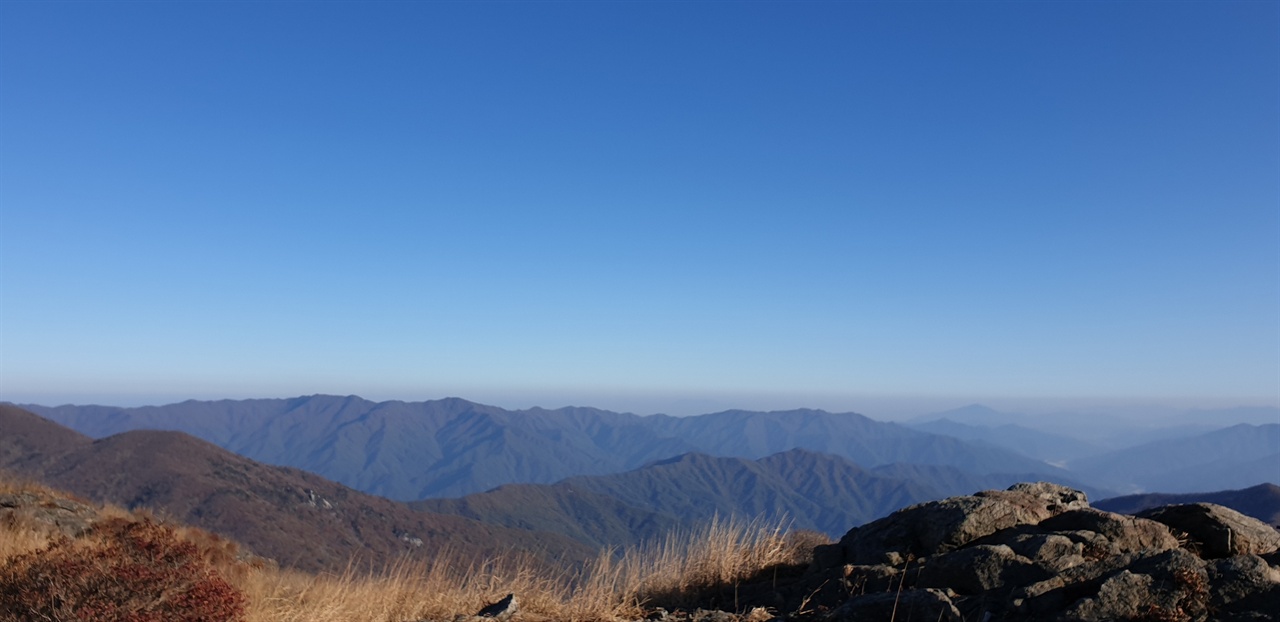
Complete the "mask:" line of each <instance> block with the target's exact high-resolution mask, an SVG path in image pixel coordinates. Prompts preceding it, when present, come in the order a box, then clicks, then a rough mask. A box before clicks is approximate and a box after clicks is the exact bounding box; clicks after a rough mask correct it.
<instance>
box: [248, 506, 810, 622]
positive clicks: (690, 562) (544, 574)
mask: <svg viewBox="0 0 1280 622" xmlns="http://www.w3.org/2000/svg"><path fill="white" fill-rule="evenodd" d="M811 544H812V541H811V540H810V539H806V538H800V539H797V538H794V537H789V536H788V535H786V534H785V533H784V532H783V530H782V528H781V527H780V526H777V525H774V526H767V525H763V524H761V523H755V522H750V523H749V522H742V521H734V520H715V521H712V522H711V523H710V524H708V525H706V526H704V527H703V528H701V529H696V530H692V531H687V532H681V533H676V534H672V535H670V536H668V537H667V538H666V539H664V540H663V541H661V542H658V543H656V544H654V545H652V546H647V547H639V548H635V549H630V550H627V551H624V552H623V553H622V554H621V555H614V554H611V553H609V552H605V553H602V554H601V556H600V558H599V559H598V560H597V561H596V562H595V563H594V564H591V565H589V566H588V567H587V568H584V569H583V570H581V571H580V572H576V573H569V572H564V571H555V570H552V569H548V568H545V567H540V566H539V565H538V564H537V563H536V562H533V561H532V560H530V559H509V560H485V561H478V562H477V561H474V560H467V559H465V558H462V557H461V556H458V555H454V554H450V553H448V552H445V553H442V554H441V555H438V556H436V557H435V558H434V559H433V560H432V561H430V562H425V563H424V562H412V563H410V562H406V563H402V564H398V565H396V566H394V567H392V568H391V569H390V570H388V571H386V572H384V573H381V574H376V575H369V574H363V573H360V572H357V571H355V570H354V569H352V570H348V571H347V572H346V573H343V574H342V575H338V576H326V575H320V576H313V575H306V574H302V573H297V572H290V571H276V570H268V571H264V572H261V573H257V574H255V575H253V576H250V577H247V579H246V580H245V581H243V582H239V583H238V587H240V588H241V589H242V590H244V591H245V593H246V594H247V595H248V597H249V611H248V619H249V620H250V622H302V621H304V620H307V621H315V622H339V621H348V620H349V621H352V622H384V621H385V622H400V621H404V620H444V621H448V620H452V619H453V618H454V617H455V616H457V615H459V614H474V613H475V612H476V611H478V610H479V609H480V608H481V607H483V606H485V605H486V604H488V603H491V602H495V601H497V600H498V599H500V598H502V597H504V596H506V595H507V594H509V593H514V594H516V596H517V598H518V599H519V603H520V611H521V612H522V613H521V618H522V619H524V620H531V621H532V620H566V621H581V622H590V621H602V622H603V621H615V620H635V619H638V618H641V617H643V615H644V606H645V605H646V604H651V603H659V604H662V605H664V606H676V605H682V604H694V603H696V602H697V601H698V598H699V596H700V594H701V593H702V592H703V591H705V590H709V589H714V588H718V587H722V586H724V585H733V584H735V583H736V582H739V581H742V580H744V579H747V578H749V577H751V576H753V575H755V574H756V573H758V572H760V571H761V570H764V569H766V568H769V567H771V566H774V565H777V564H794V563H806V562H807V560H808V557H809V555H810V554H811V552H812V548H811V546H810V545H811Z"/></svg>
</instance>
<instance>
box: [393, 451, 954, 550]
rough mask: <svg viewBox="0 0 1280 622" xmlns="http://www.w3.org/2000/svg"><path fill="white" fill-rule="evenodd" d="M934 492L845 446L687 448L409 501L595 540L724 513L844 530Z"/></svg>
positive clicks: (642, 534)
mask: <svg viewBox="0 0 1280 622" xmlns="http://www.w3.org/2000/svg"><path fill="white" fill-rule="evenodd" d="M934 498H936V495H935V493H934V490H933V489H932V488H929V487H928V486H926V485H924V484H921V483H919V482H916V481H911V480H898V479H892V478H888V477H882V476H879V475H876V474H874V473H871V472H868V471H866V470H864V469H862V468H861V467H859V466H857V465H856V464H854V463H852V462H850V461H848V460H846V459H844V458H840V457H838V456H831V455H826V454H819V453H815V452H811V451H807V450H803V449H793V450H790V451H786V452H782V453H778V454H775V455H773V456H768V457H765V458H762V459H759V460H747V459H745V458H723V457H715V456H708V455H705V454H696V453H691V454H684V455H681V456H677V457H675V458H670V459H667V460H661V461H658V462H654V463H652V464H649V465H646V466H644V467H642V468H640V469H636V470H633V471H628V472H626V473H617V474H613V475H597V476H579V477H572V478H568V479H565V480H563V481H561V482H558V483H556V484H552V485H512V486H503V487H500V488H497V489H494V490H491V491H489V492H485V493H480V494H476V495H469V496H466V497H463V498H461V499H427V500H423V501H418V502H414V503H411V504H410V505H411V506H412V507H415V508H422V509H428V510H430V511H433V512H441V513H451V514H458V515H460V516H466V517H469V518H475V519H478V520H482V521H485V522H489V523H493V524H498V525H504V526H508V527H521V528H537V529H545V530H550V531H556V532H558V533H562V534H565V535H568V536H570V537H574V538H577V539H579V540H581V541H583V542H587V543H590V544H593V545H599V546H605V545H611V546H622V545H629V544H637V543H640V542H643V541H646V540H650V539H654V538H656V537H658V536H661V535H663V534H664V533H666V532H667V531H669V530H670V529H671V528H672V527H676V526H679V527H682V528H691V527H693V526H695V525H698V524H701V523H705V522H707V521H710V520H712V519H713V518H714V517H717V516H719V517H721V518H729V517H737V518H740V519H744V520H761V521H764V522H765V523H774V522H778V521H786V522H787V523H788V524H789V525H790V526H791V528H793V529H806V530H813V531H820V532H824V533H826V534H828V535H839V534H840V533H843V532H844V531H845V530H847V529H848V528H849V526H851V525H860V524H862V523H865V522H867V521H870V520H873V519H876V518H879V517H881V516H884V515H885V514H888V513H889V512H892V511H893V510H896V509H898V508H900V507H903V506H906V505H910V504H913V503H919V502H922V501H927V500H930V499H934Z"/></svg>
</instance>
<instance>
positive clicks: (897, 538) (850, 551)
mask: <svg viewBox="0 0 1280 622" xmlns="http://www.w3.org/2000/svg"><path fill="white" fill-rule="evenodd" d="M1088 506H1089V504H1088V500H1087V498H1086V497H1085V494H1084V493H1083V492H1080V491H1078V490H1074V489H1071V488H1067V487H1065V486H1058V485H1056V484H1048V483H1043V482H1041V483H1035V484H1015V485H1014V486H1011V487H1010V488H1009V489H1008V490H1001V491H996V490H988V491H983V492H979V493H977V494H974V495H972V496H966V497H951V498H949V499H943V500H941V501H931V502H928V503H921V504H918V505H913V506H910V507H907V508H904V509H902V510H898V511H897V512H894V513H893V514H890V515H889V516H886V517H885V518H882V519H879V520H877V521H873V522H871V523H868V524H866V525H863V526H861V527H856V528H854V529H852V530H850V531H849V532H848V533H846V534H845V535H844V537H843V538H841V539H840V543H839V553H840V556H841V557H842V558H843V561H845V562H852V563H855V564H889V565H902V564H904V563H905V562H907V561H908V560H910V559H918V558H920V557H928V556H933V555H938V554H941V553H946V552H949V551H954V550H956V549H958V548H960V547H962V546H964V545H966V544H968V543H970V542H973V541H974V540H977V539H979V538H982V537H984V536H988V535H991V534H993V533H996V532H997V531H1000V530H1002V529H1008V528H1010V527H1015V526H1018V525H1027V524H1030V525H1034V524H1037V523H1039V522H1040V521H1043V520H1045V519H1046V518H1049V517H1051V516H1056V515H1058V514H1061V513H1062V512H1066V511H1070V510H1076V509H1081V508H1087V507H1088ZM823 555H824V556H829V555H830V554H829V552H824V553H823Z"/></svg>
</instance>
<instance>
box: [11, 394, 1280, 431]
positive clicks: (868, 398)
mask: <svg viewBox="0 0 1280 622" xmlns="http://www.w3.org/2000/svg"><path fill="white" fill-rule="evenodd" d="M311 395H333V396H348V395H354V396H356V397H359V398H362V399H365V400H369V401H371V402H389V401H401V402H426V401H433V400H440V399H445V398H461V399H464V400H468V401H472V402H476V403H479V404H485V405H489V406H498V407H500V408H504V409H507V410H527V409H530V408H546V409H551V410H554V409H557V408H564V407H589V408H599V409H602V410H610V411H614V412H627V413H633V414H638V415H653V414H665V415H671V416H678V417H684V416H693V415H703V414H710V413H715V412H722V411H726V410H744V411H786V410H798V409H815V410H825V411H827V412H836V413H839V412H855V413H858V414H862V415H865V416H868V417H871V418H873V419H877V420H882V421H907V420H911V419H917V418H923V417H928V416H932V415H937V414H942V413H945V412H947V411H952V410H957V409H961V408H966V407H969V406H975V405H976V406H983V407H986V408H990V409H991V410H993V411H996V412H998V413H1001V414H1009V415H1019V416H1026V417H1028V418H1029V420H1028V423H1035V422H1036V420H1041V421H1043V420H1046V419H1052V418H1054V417H1056V416H1062V415H1094V416H1109V417H1114V418H1116V419H1117V421H1127V422H1130V423H1134V424H1143V425H1146V424H1152V425H1160V424H1182V423H1186V421H1185V420H1184V418H1185V416H1186V415H1187V414H1188V413H1190V412H1195V411H1210V412H1218V411H1228V410H1235V409H1245V410H1257V409H1271V410H1276V411H1277V419H1276V421H1274V422H1272V423H1280V406H1278V405H1276V404H1274V403H1266V402H1265V401H1264V400H1256V401H1253V402H1248V401H1240V402H1228V401H1220V400H1211V399H1183V400H1167V401H1161V400H1155V399H1136V398H1131V399H1123V398H1093V399H1082V398H1059V399H1036V398H1025V397H999V396H987V397H985V398H984V397H981V396H924V397H920V396H889V395H880V396H872V395H860V396H819V397H813V398H808V399H806V398H805V397H804V396H787V395H762V394H756V395H752V396H733V395H711V394H703V395H648V396H646V395H612V396H610V395H605V394H597V395H589V394H583V393H577V394H572V393H570V392H561V393H556V392H549V391H548V392H541V393H534V392H522V393H501V392H484V391H480V392H478V393H477V394H468V393H465V392H455V393H441V394H438V395H428V394H425V393H422V392H416V393H413V394H409V395H407V396H406V395H388V394H383V393H362V392H358V391H357V392H347V391H309V392H296V393H289V394H253V395H250V394H238V395H173V396H163V395H159V396H120V395H110V394H99V395H84V396H74V395H70V396H69V395H66V394H59V395H39V394H17V395H16V396H11V395H2V394H0V401H7V402H11V403H15V404H37V405H40V406H50V407H52V406H64V405H76V406H86V405H97V406H109V407H118V408H138V407H146V406H165V405H169V404H176V403H181V402H185V401H188V400H196V401H219V400H233V401H241V400H252V399H292V398H297V397H306V396H311ZM1255 418H1256V417H1255ZM1204 423H1213V422H1204Z"/></svg>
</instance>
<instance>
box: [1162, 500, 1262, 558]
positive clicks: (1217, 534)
mask: <svg viewBox="0 0 1280 622" xmlns="http://www.w3.org/2000/svg"><path fill="white" fill-rule="evenodd" d="M1138 516H1142V517H1145V518H1149V519H1151V520H1154V521H1158V522H1161V523H1164V524H1165V525H1168V526H1170V527H1172V528H1174V529H1177V530H1178V531H1181V532H1182V533H1185V534H1186V535H1187V537H1188V538H1190V540H1191V543H1192V545H1193V546H1195V547H1196V548H1197V549H1198V550H1199V553H1200V556H1201V557H1204V558H1206V559H1217V558H1219V557H1230V556H1233V555H1249V554H1253V555H1265V554H1267V553H1271V552H1274V551H1275V550H1276V549H1280V532H1277V531H1276V530H1275V529H1274V528H1273V527H1271V526H1270V525H1268V524H1266V523H1264V522H1262V521H1260V520H1258V519H1256V518H1252V517H1249V516H1245V515H1244V514H1241V513H1239V512H1237V511H1235V510H1233V509H1231V508H1227V507H1223V506H1221V505H1214V504H1212V503H1187V504H1182V505H1166V506H1163V507H1158V508H1153V509H1150V510H1147V511H1145V512H1140V513H1139V514H1138Z"/></svg>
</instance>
